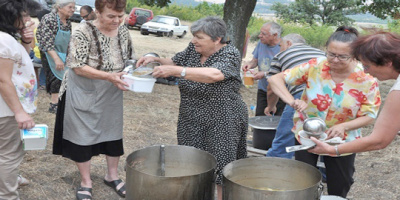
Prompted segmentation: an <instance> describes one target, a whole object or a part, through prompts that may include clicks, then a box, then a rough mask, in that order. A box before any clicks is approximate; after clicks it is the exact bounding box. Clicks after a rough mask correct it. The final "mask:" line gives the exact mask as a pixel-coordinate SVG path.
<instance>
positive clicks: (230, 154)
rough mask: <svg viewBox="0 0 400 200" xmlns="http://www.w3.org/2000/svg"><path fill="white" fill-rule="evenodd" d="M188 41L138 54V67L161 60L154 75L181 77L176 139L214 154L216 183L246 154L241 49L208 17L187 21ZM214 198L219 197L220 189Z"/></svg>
mask: <svg viewBox="0 0 400 200" xmlns="http://www.w3.org/2000/svg"><path fill="white" fill-rule="evenodd" d="M191 32H192V34H193V39H192V41H191V42H190V44H189V46H188V47H187V48H186V49H185V50H184V51H182V52H179V53H177V54H176V55H175V56H174V57H172V58H157V57H142V58H140V59H139V61H138V63H137V66H139V65H142V64H147V63H149V62H154V61H157V62H160V63H161V64H162V65H161V66H159V67H156V68H155V69H154V72H153V76H155V77H168V76H175V77H180V78H181V79H180V81H179V89H180V92H181V103H180V108H179V119H178V128H177V129H178V130H177V135H178V144H179V145H188V146H194V147H196V148H199V149H202V150H205V151H207V152H209V153H211V154H212V155H214V156H215V157H216V158H217V168H216V173H217V177H216V180H215V182H216V184H217V185H221V184H222V169H223V167H224V166H225V165H227V164H228V163H230V162H232V161H234V160H237V159H240V158H245V157H246V135H247V121H248V115H247V108H246V105H245V103H244V102H243V100H242V97H241V95H240V93H239V88H240V86H241V79H240V61H241V58H240V54H239V51H238V50H237V49H236V48H235V47H234V46H233V45H232V44H230V43H229V42H227V41H226V39H225V37H226V25H225V23H224V21H222V20H221V19H220V18H217V17H206V18H203V19H200V20H198V21H196V22H195V23H193V25H192V26H191ZM217 188H218V197H219V199H222V188H221V187H219V186H218V187H217Z"/></svg>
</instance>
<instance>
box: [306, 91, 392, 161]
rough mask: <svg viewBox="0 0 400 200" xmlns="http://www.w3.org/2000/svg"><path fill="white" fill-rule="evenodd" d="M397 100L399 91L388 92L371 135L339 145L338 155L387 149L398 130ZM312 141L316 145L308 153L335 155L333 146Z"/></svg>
mask: <svg viewBox="0 0 400 200" xmlns="http://www.w3.org/2000/svg"><path fill="white" fill-rule="evenodd" d="M398 99H400V91H397V90H395V91H392V92H390V93H389V95H388V96H387V98H386V102H385V105H384V106H383V108H382V111H381V113H380V114H379V116H378V119H377V120H376V122H375V126H374V129H373V130H372V133H371V134H370V135H369V136H366V137H363V138H360V139H356V140H354V141H351V142H348V143H345V144H341V145H339V146H338V150H339V153H341V154H344V153H357V152H364V151H373V150H378V149H383V148H385V147H387V146H388V145H389V144H390V143H391V142H392V141H393V139H394V138H395V137H396V135H397V133H398V131H399V130H400V123H396V122H399V121H400V114H399V113H400V105H399V103H398ZM394 122H395V123H394ZM313 141H314V142H316V143H317V146H316V147H315V148H314V149H312V150H310V152H312V153H318V154H322V153H329V154H336V153H335V149H334V147H333V146H330V145H327V144H325V143H321V142H318V141H316V140H314V139H313Z"/></svg>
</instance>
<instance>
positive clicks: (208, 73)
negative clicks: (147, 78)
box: [153, 65, 225, 83]
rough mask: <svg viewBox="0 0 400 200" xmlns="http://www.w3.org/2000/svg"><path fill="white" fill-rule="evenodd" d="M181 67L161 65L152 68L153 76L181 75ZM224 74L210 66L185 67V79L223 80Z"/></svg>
mask: <svg viewBox="0 0 400 200" xmlns="http://www.w3.org/2000/svg"><path fill="white" fill-rule="evenodd" d="M182 70H183V67H181V66H174V65H162V66H159V67H156V68H154V71H153V76H154V77H168V76H175V77H181V72H182ZM224 78H225V76H224V74H222V72H221V71H220V70H219V69H216V68H212V67H202V68H197V67H196V68H192V67H186V76H185V79H188V80H191V81H196V82H200V83H215V82H219V81H222V80H224Z"/></svg>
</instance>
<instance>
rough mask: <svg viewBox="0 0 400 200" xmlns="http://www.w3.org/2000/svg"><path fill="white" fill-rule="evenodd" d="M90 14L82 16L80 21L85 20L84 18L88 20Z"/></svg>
mask: <svg viewBox="0 0 400 200" xmlns="http://www.w3.org/2000/svg"><path fill="white" fill-rule="evenodd" d="M91 13H92V12H89V13H88V14H87V15H84V16H82V19H86V18H88V17H89V15H90V14H91Z"/></svg>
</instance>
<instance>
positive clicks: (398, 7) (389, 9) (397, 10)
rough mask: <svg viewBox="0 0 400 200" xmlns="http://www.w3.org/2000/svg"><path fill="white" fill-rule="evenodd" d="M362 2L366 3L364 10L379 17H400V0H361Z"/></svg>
mask: <svg viewBox="0 0 400 200" xmlns="http://www.w3.org/2000/svg"><path fill="white" fill-rule="evenodd" d="M361 2H362V3H363V4H364V6H363V7H362V11H364V12H370V13H371V14H373V15H375V16H376V17H378V18H381V19H386V18H387V17H392V18H395V19H399V18H400V1H399V0H374V1H372V2H371V1H368V0H361ZM367 2H368V3H367Z"/></svg>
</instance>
